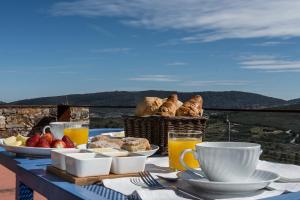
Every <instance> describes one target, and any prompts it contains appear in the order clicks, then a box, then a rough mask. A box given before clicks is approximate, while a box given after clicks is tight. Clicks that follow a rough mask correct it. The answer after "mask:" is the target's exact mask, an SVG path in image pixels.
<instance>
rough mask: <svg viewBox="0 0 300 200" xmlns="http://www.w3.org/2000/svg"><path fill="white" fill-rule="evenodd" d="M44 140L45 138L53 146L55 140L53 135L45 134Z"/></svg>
mask: <svg viewBox="0 0 300 200" xmlns="http://www.w3.org/2000/svg"><path fill="white" fill-rule="evenodd" d="M42 138H45V139H46V140H47V141H48V143H49V144H51V143H52V142H53V140H54V136H53V134H52V133H45V134H44V135H43V136H42Z"/></svg>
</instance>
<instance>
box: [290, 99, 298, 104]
mask: <svg viewBox="0 0 300 200" xmlns="http://www.w3.org/2000/svg"><path fill="white" fill-rule="evenodd" d="M288 102H289V104H300V98H299V99H292V100H289V101H288Z"/></svg>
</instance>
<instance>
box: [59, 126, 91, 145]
mask: <svg viewBox="0 0 300 200" xmlns="http://www.w3.org/2000/svg"><path fill="white" fill-rule="evenodd" d="M64 135H66V136H68V137H69V138H70V139H71V140H72V142H74V143H75V144H76V145H80V144H87V143H88V139H89V129H88V128H87V127H84V125H82V127H76V128H74V127H71V128H65V129H64Z"/></svg>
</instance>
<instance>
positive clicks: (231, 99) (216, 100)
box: [10, 90, 287, 108]
mask: <svg viewBox="0 0 300 200" xmlns="http://www.w3.org/2000/svg"><path fill="white" fill-rule="evenodd" d="M172 93H174V92H173V91H157V90H148V91H137V92H127V91H114V92H99V93H89V94H71V95H65V96H53V97H41V98H35V99H25V100H20V101H15V102H11V103H10V104H20V105H30V104H32V105H41V104H49V105H51V104H64V103H66V100H67V101H68V103H69V104H73V105H111V106H116V105H120V106H135V105H136V103H137V102H138V101H140V100H141V99H142V98H143V97H145V96H157V97H161V98H165V97H167V96H169V95H170V94H172ZM177 94H178V96H179V98H180V100H181V101H186V100H187V99H189V98H190V97H191V96H193V95H196V94H200V95H202V97H203V99H204V107H206V108H265V107H275V106H280V105H285V104H286V103H287V101H285V100H282V99H277V98H273V97H267V96H264V95H260V94H255V93H248V92H238V91H226V92H177Z"/></svg>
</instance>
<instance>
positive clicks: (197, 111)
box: [176, 95, 203, 117]
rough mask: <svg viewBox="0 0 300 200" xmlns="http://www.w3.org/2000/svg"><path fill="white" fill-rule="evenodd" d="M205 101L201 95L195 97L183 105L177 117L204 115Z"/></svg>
mask: <svg viewBox="0 0 300 200" xmlns="http://www.w3.org/2000/svg"><path fill="white" fill-rule="evenodd" d="M202 105H203V99H202V97H201V96H200V95H196V96H193V97H192V98H191V99H190V100H188V101H186V102H184V103H183V105H182V106H181V107H180V108H179V109H178V110H177V112H176V115H177V116H190V117H197V116H202V114H203V109H202Z"/></svg>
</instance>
